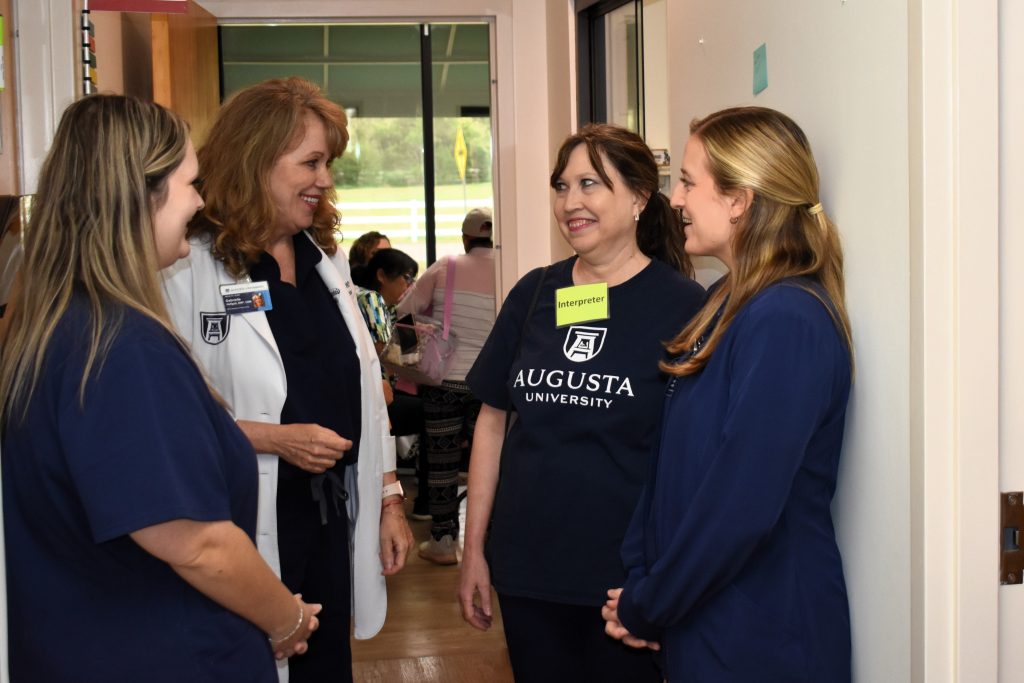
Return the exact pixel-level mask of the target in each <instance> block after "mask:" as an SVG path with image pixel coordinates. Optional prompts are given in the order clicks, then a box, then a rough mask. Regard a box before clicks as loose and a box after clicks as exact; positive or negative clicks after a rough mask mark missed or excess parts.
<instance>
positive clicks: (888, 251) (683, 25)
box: [668, 0, 911, 681]
mask: <svg viewBox="0 0 1024 683" xmlns="http://www.w3.org/2000/svg"><path fill="white" fill-rule="evenodd" d="M669 2H670V4H669V10H668V25H669V46H668V47H669V49H668V53H669V83H670V89H671V93H670V103H671V112H672V113H671V116H672V150H671V152H672V156H673V159H674V160H675V159H678V158H680V157H681V153H682V149H683V145H684V144H685V140H686V137H687V135H688V127H689V122H690V120H691V119H692V118H694V117H695V116H701V115H705V114H708V113H710V112H712V111H715V110H718V109H721V108H724V107H727V106H733V105H738V104H756V105H761V106H768V107H773V108H776V109H779V110H782V111H784V112H786V113H787V114H789V115H790V116H792V117H793V118H794V119H795V120H796V121H797V122H798V123H799V124H800V125H801V127H803V129H804V130H805V132H806V133H807V135H808V137H809V138H810V140H811V144H812V146H813V148H814V152H815V155H816V158H817V161H818V167H819V170H820V173H821V179H822V188H821V194H822V203H823V205H824V207H825V210H826V211H827V212H828V213H829V215H830V216H832V218H833V219H834V220H835V221H836V223H837V225H838V226H839V230H840V232H841V234H842V237H843V243H844V247H845V252H846V274H847V301H848V304H849V309H850V317H851V321H852V324H853V332H854V343H855V348H856V354H857V356H856V361H857V377H856V383H855V385H854V389H853V396H852V398H851V402H850V410H849V414H848V418H847V438H846V446H845V449H844V452H843V459H842V465H841V472H840V487H839V492H838V495H837V498H836V501H835V504H834V506H833V511H834V513H835V518H836V526H837V531H838V535H839V541H840V546H841V549H842V551H843V560H844V566H845V570H846V579H847V584H848V588H849V594H850V609H851V616H852V620H853V648H854V675H855V677H856V679H857V680H861V681H906V680H909V679H910V675H911V640H910V634H911V624H910V613H911V612H910V610H911V602H910V595H911V593H910V587H911V573H910V501H909V485H910V482H909V468H910V460H909V440H910V434H909V426H908V425H909V373H908V359H909V354H910V346H909V345H910V338H909V316H910V302H909V294H908V285H909V239H910V235H909V226H908V211H909V209H908V203H909V196H908V192H909V190H908V184H909V178H908V96H907V91H908V66H907V65H908V23H907V4H906V2H904V1H902V0H856V1H854V2H845V3H844V2H841V0H834V1H832V2H821V1H820V0H789V1H788V2H785V3H778V2H776V3H765V2H761V1H759V0H730V1H729V2H713V1H711V0H669ZM761 43H766V44H767V55H768V60H767V61H768V88H767V90H765V91H764V92H762V93H761V94H759V95H758V96H756V97H755V96H753V52H754V50H755V49H756V48H757V47H758V46H759V45H761Z"/></svg>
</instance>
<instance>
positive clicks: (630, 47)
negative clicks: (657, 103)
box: [604, 2, 640, 132]
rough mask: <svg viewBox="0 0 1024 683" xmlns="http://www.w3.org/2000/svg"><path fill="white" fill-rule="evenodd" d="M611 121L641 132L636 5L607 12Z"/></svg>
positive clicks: (606, 27)
mask: <svg viewBox="0 0 1024 683" xmlns="http://www.w3.org/2000/svg"><path fill="white" fill-rule="evenodd" d="M604 22H605V36H606V37H607V41H608V42H607V45H606V48H607V51H606V53H605V55H606V62H605V76H606V78H607V81H606V83H607V103H606V104H607V112H608V122H609V123H617V124H619V125H620V126H625V127H626V128H629V129H630V130H634V131H637V132H640V111H639V106H640V104H639V103H640V97H639V86H638V80H639V79H638V71H639V66H638V64H637V31H636V28H637V21H636V5H635V4H634V3H632V2H631V3H627V4H625V5H623V6H622V7H619V8H618V9H615V10H612V11H611V12H609V13H608V14H606V15H604Z"/></svg>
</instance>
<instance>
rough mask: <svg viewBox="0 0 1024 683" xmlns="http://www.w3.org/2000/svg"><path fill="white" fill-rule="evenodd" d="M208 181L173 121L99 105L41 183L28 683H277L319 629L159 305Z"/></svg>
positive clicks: (12, 424)
mask: <svg viewBox="0 0 1024 683" xmlns="http://www.w3.org/2000/svg"><path fill="white" fill-rule="evenodd" d="M196 169H197V163H196V155H195V151H194V150H193V149H192V144H191V143H190V142H189V139H188V130H187V128H186V126H185V124H184V122H183V121H182V120H181V119H179V118H178V117H177V116H175V115H174V114H172V113H171V112H169V111H167V110H166V109H163V108H162V107H160V106H158V105H155V104H152V103H145V102H141V101H139V100H135V99H132V98H126V97H120V96H111V95H93V96H89V97H86V98H84V99H81V100H79V101H78V102H75V103H74V104H72V105H71V106H70V107H69V108H68V109H67V111H65V113H64V115H63V117H62V119H61V122H60V125H59V127H58V129H57V133H56V137H55V139H54V141H53V144H52V146H51V148H50V152H49V154H48V155H47V158H46V160H45V162H44V163H43V166H42V170H41V171H40V176H39V189H38V192H37V194H36V199H35V204H34V209H33V215H32V220H31V223H30V225H29V226H28V228H27V230H26V231H25V260H24V262H23V269H22V277H23V284H24V287H22V288H21V290H20V291H19V293H18V294H17V297H16V302H15V305H14V306H13V307H12V314H11V315H12V320H11V327H10V328H9V333H8V335H7V337H6V338H5V340H4V345H3V352H2V356H0V396H3V397H4V405H3V430H4V436H3V502H4V532H5V535H6V546H7V549H8V552H7V557H6V560H7V563H6V564H7V600H8V608H9V617H10V619H9V623H8V629H7V633H5V637H8V638H9V639H10V650H9V652H10V661H9V665H10V669H9V673H10V680H11V681H13V682H14V683H39V682H41V681H47V682H50V683H61V682H64V683H79V682H82V681H111V682H115V683H120V682H125V683H127V682H129V681H149V682H152V683H180V682H181V681H196V682H205V683H219V682H222V681H251V682H256V683H272V682H273V681H275V680H276V676H275V673H274V663H273V653H274V652H276V654H277V655H278V656H281V657H283V656H286V655H288V654H291V653H293V652H302V651H303V650H304V649H305V640H306V639H307V637H308V636H309V633H310V631H311V630H312V629H314V628H315V627H316V617H315V616H314V614H315V613H316V611H317V610H318V608H319V606H317V605H311V604H306V603H305V602H303V601H302V600H298V599H296V598H295V597H294V596H293V595H292V593H291V592H290V591H289V590H288V589H287V588H285V586H284V585H282V583H281V581H279V580H278V579H277V577H275V576H274V573H273V572H272V571H271V569H270V567H269V566H267V563H266V562H265V561H264V560H263V558H261V557H260V555H259V553H258V552H257V550H256V546H255V545H254V543H253V535H254V533H255V529H256V499H257V474H256V456H255V453H254V452H253V449H252V446H251V445H250V444H249V442H248V440H247V439H246V438H245V436H244V435H243V434H242V432H241V431H240V430H239V429H238V428H237V427H236V426H235V423H234V421H233V420H232V419H231V417H230V416H229V415H228V413H227V411H225V410H224V408H223V406H222V402H221V401H220V399H219V398H218V397H216V396H214V395H213V394H211V392H210V390H209V387H208V386H207V384H206V382H205V381H204V379H203V376H202V375H201V374H200V372H199V369H198V368H197V367H196V364H195V362H194V361H193V360H192V358H191V357H190V355H189V351H188V348H187V346H186V345H185V344H184V342H182V340H181V339H180V338H179V337H178V336H177V335H176V334H175V333H174V332H173V331H172V327H171V323H170V321H169V320H168V318H167V312H166V309H165V307H164V302H163V298H162V296H161V291H160V284H159V278H158V276H157V270H158V268H160V267H166V266H169V265H170V264H172V263H173V262H174V261H175V260H177V259H178V258H180V257H181V256H183V255H185V254H187V253H188V249H189V246H188V243H187V242H186V241H185V228H186V224H187V221H188V220H189V218H191V217H192V215H193V214H194V213H195V212H196V210H197V209H199V208H201V207H202V200H201V199H200V197H199V194H198V193H197V192H196V190H195V187H194V186H193V183H194V181H195V178H196ZM6 665H7V663H5V666H6Z"/></svg>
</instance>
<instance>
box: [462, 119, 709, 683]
mask: <svg viewBox="0 0 1024 683" xmlns="http://www.w3.org/2000/svg"><path fill="white" fill-rule="evenodd" d="M551 186H552V188H553V189H554V191H555V197H554V213H555V217H556V219H557V220H558V225H559V228H560V229H561V231H562V235H563V237H564V238H565V239H566V241H567V242H568V243H569V245H570V246H571V247H572V248H573V249H574V250H575V251H576V253H577V255H576V256H574V257H572V258H570V259H567V260H565V261H561V262H559V263H556V264H554V265H552V266H550V267H549V268H547V269H544V270H541V269H538V270H535V271H533V272H531V273H529V274H527V275H526V276H525V277H524V278H523V279H522V280H520V282H519V283H518V284H516V286H515V287H514V288H513V289H512V291H511V293H510V294H509V296H508V299H507V300H506V301H505V303H504V305H503V306H502V308H501V311H500V313H499V314H498V318H497V320H496V322H495V325H494V328H493V330H492V331H491V334H490V336H489V337H488V339H487V342H486V343H485V344H484V347H483V349H482V351H481V352H480V355H479V356H478V358H477V361H476V363H475V364H474V366H473V368H472V370H471V371H470V372H469V374H468V375H467V377H466V381H467V383H468V384H469V386H470V388H471V389H472V391H473V394H474V395H476V396H477V397H478V398H480V399H481V400H482V401H483V404H484V405H483V408H482V410H481V412H480V416H479V419H478V421H477V427H476V431H475V436H474V442H473V452H472V458H471V464H470V473H469V502H468V509H467V517H466V540H465V552H464V553H463V567H462V579H461V586H460V593H459V595H460V601H461V603H462V610H463V617H464V618H465V619H466V620H467V621H468V622H469V623H470V624H471V625H473V626H475V627H477V628H481V629H486V628H488V627H489V626H490V624H491V618H492V610H491V592H490V591H491V585H492V583H493V585H494V587H495V589H496V590H497V593H498V597H499V601H500V603H501V613H502V620H503V623H504V630H505V638H506V642H507V644H508V649H509V656H510V658H511V662H512V671H513V673H514V674H515V678H516V681H518V682H519V683H530V682H531V681H587V682H588V683H594V682H599V681H616V682H619V681H631V682H643V681H652V682H653V681H661V674H660V672H659V671H658V669H657V667H656V666H655V663H654V661H653V659H652V658H651V657H650V655H649V654H647V653H645V652H640V651H636V650H630V648H628V647H625V646H623V645H622V644H621V643H617V642H615V641H614V640H612V639H610V638H608V637H607V636H605V634H604V632H603V621H602V619H601V613H600V611H601V605H602V604H603V602H604V599H605V590H606V589H607V587H608V586H609V585H619V583H616V582H618V581H620V580H621V579H624V578H625V570H624V568H623V566H622V562H621V560H620V559H619V553H618V549H619V545H620V543H621V541H622V538H623V535H624V533H625V530H626V525H627V524H628V522H629V517H630V515H631V514H632V512H633V509H634V507H635V505H636V501H637V499H638V497H639V495H640V491H641V489H642V487H643V484H644V480H645V478H646V474H647V462H648V456H649V452H650V448H651V442H652V439H653V436H654V434H655V433H656V429H657V427H658V415H659V410H658V408H659V406H660V404H661V397H662V395H663V394H664V386H665V378H664V375H663V374H662V373H661V371H660V370H659V369H658V365H657V359H658V357H659V356H660V355H662V354H663V351H664V350H663V348H662V343H663V342H664V341H667V340H668V339H669V338H670V337H671V336H672V334H673V333H674V332H675V330H677V329H678V328H679V327H681V326H682V325H684V324H686V322H687V321H688V320H689V319H690V317H691V316H692V315H693V314H694V313H695V312H696V311H697V310H698V309H699V308H700V306H701V304H702V303H703V301H704V290H703V289H702V288H701V287H700V285H698V284H696V283H695V282H694V281H693V280H691V279H689V278H688V277H686V276H685V275H684V274H683V273H687V272H689V270H690V265H689V261H688V260H687V258H686V255H685V254H684V253H683V251H682V235H681V233H680V231H679V228H678V226H677V224H676V220H675V215H674V214H673V212H672V210H671V208H670V207H669V205H668V201H667V198H665V197H664V196H662V195H660V194H659V193H658V169H657V165H656V163H655V161H654V157H653V156H652V155H651V152H650V150H649V149H648V148H647V146H646V145H645V144H644V142H643V140H642V139H641V138H640V137H639V136H637V135H635V134H634V133H631V132H629V131H627V130H625V129H622V128H619V127H615V126H609V125H589V126H586V127H584V128H583V129H582V130H581V131H580V132H579V133H578V134H577V135H573V136H571V137H570V138H568V139H567V140H566V141H565V142H564V143H563V145H562V147H561V150H560V152H559V154H558V160H557V163H556V165H555V169H554V171H553V172H552V174H551ZM531 305H532V310H531ZM510 410H514V411H515V412H516V416H517V417H516V419H515V421H514V422H513V423H512V426H511V429H510V430H509V431H508V436H507V438H504V432H505V429H506V411H510ZM503 440H504V445H503ZM489 525H490V531H489V533H486V532H487V529H488V526H489ZM485 536H487V538H486V555H485V547H484V546H485ZM609 581H611V582H612V584H609V583H608V582H609Z"/></svg>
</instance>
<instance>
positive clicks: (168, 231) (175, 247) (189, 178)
mask: <svg viewBox="0 0 1024 683" xmlns="http://www.w3.org/2000/svg"><path fill="white" fill-rule="evenodd" d="M198 172H199V162H198V161H197V160H196V150H195V148H194V147H193V146H192V142H191V141H190V142H189V143H188V148H187V149H186V151H185V158H184V159H183V160H182V162H181V164H179V165H178V168H176V169H174V171H173V172H172V173H171V174H170V175H169V176H167V179H166V180H165V181H164V182H165V184H166V187H165V189H164V196H163V200H162V203H160V205H159V207H158V208H157V209H156V211H154V212H153V241H154V242H155V244H156V259H157V263H158V264H159V266H160V267H161V268H166V267H167V266H169V265H171V264H173V263H174V262H175V261H177V260H178V259H180V258H184V257H185V256H188V250H189V246H188V240H186V239H185V230H186V229H187V227H188V222H189V221H190V220H191V219H192V216H194V215H195V213H196V211H199V209H201V208H203V198H202V197H200V196H199V192H197V191H196V186H195V180H196V174H197V173H198Z"/></svg>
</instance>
